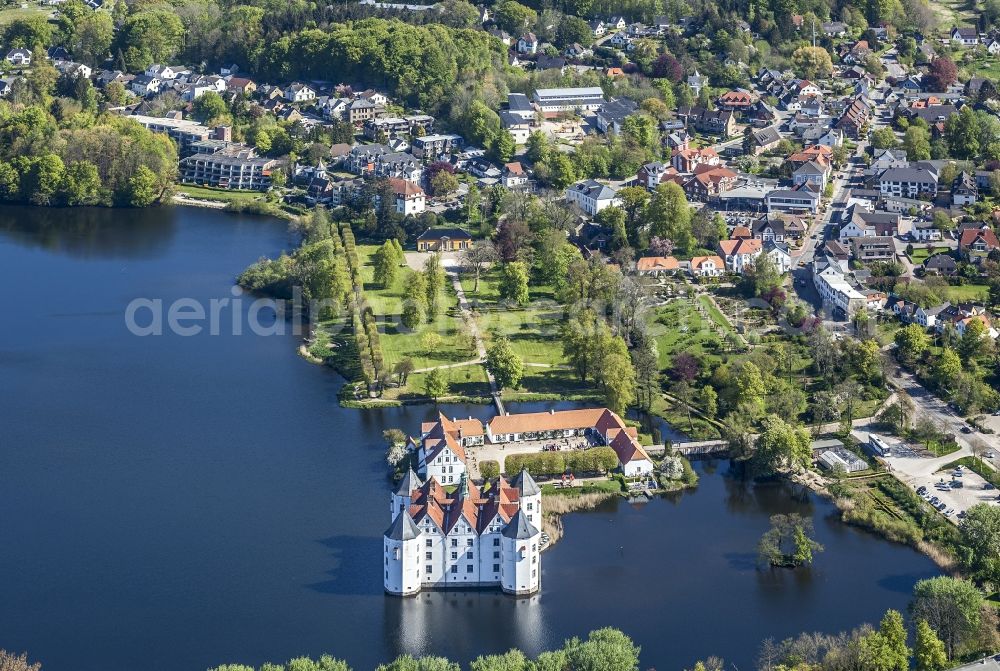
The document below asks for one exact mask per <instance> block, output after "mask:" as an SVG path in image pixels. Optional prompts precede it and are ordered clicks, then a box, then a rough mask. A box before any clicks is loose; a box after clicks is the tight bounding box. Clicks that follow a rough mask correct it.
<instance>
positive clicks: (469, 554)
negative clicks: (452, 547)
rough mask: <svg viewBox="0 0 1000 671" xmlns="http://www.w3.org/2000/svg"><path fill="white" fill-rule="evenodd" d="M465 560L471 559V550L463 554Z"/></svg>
mask: <svg viewBox="0 0 1000 671" xmlns="http://www.w3.org/2000/svg"><path fill="white" fill-rule="evenodd" d="M465 558H466V559H472V550H469V551H468V552H466V553H465Z"/></svg>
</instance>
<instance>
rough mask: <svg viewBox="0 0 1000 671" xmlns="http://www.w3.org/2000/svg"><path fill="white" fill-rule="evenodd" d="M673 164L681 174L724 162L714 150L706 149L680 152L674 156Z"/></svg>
mask: <svg viewBox="0 0 1000 671" xmlns="http://www.w3.org/2000/svg"><path fill="white" fill-rule="evenodd" d="M671 162H672V163H673V166H674V167H675V168H676V169H677V170H678V171H679V172H684V173H690V172H694V171H695V168H697V167H698V166H699V165H710V166H715V165H720V164H721V163H722V160H721V159H720V158H719V154H718V153H716V151H715V150H714V149H712V148H711V147H704V148H702V149H684V150H682V151H679V152H677V153H676V154H674V155H673V157H672V159H671Z"/></svg>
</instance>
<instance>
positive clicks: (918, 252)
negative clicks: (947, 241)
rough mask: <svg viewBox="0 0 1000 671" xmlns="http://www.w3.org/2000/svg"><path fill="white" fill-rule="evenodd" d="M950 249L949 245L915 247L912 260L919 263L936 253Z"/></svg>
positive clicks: (916, 263)
mask: <svg viewBox="0 0 1000 671" xmlns="http://www.w3.org/2000/svg"><path fill="white" fill-rule="evenodd" d="M948 251H949V249H948V248H947V247H915V248H914V249H913V253H912V254H910V262H911V263H913V265H918V264H921V263H923V262H924V261H926V260H927V259H928V258H930V257H931V256H934V255H935V254H942V253H947V252H948Z"/></svg>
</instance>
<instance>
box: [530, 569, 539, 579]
mask: <svg viewBox="0 0 1000 671" xmlns="http://www.w3.org/2000/svg"><path fill="white" fill-rule="evenodd" d="M537 575H538V570H537V569H531V577H532V578H534V577H535V576H537Z"/></svg>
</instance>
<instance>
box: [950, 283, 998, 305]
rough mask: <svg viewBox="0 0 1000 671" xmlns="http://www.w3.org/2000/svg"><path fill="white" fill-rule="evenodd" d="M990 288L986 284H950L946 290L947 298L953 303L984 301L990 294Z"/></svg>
mask: <svg viewBox="0 0 1000 671" xmlns="http://www.w3.org/2000/svg"><path fill="white" fill-rule="evenodd" d="M989 292H990V288H989V287H988V286H986V285H985V284H964V285H962V286H950V287H948V288H947V290H945V294H944V295H945V299H946V300H948V301H950V302H951V303H966V302H970V301H972V302H977V303H982V302H984V301H985V300H986V298H987V296H989Z"/></svg>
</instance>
